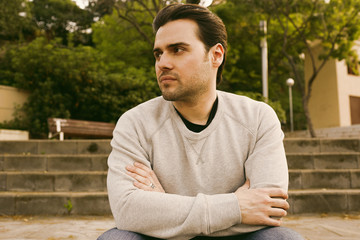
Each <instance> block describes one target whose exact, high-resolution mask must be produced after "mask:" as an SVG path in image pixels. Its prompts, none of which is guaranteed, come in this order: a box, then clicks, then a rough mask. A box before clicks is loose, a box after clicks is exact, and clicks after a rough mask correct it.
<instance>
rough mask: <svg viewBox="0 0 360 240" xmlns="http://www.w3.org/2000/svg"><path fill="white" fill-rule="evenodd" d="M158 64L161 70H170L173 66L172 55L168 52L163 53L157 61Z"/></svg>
mask: <svg viewBox="0 0 360 240" xmlns="http://www.w3.org/2000/svg"><path fill="white" fill-rule="evenodd" d="M156 66H157V67H158V68H159V69H160V70H169V69H172V68H173V63H172V60H171V57H170V56H169V54H167V53H165V52H164V53H163V54H161V56H160V58H159V59H158V60H157V61H156Z"/></svg>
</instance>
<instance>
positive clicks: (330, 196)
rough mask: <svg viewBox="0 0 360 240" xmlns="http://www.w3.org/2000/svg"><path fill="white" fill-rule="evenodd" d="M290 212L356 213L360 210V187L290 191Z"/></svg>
mask: <svg viewBox="0 0 360 240" xmlns="http://www.w3.org/2000/svg"><path fill="white" fill-rule="evenodd" d="M288 201H289V204H290V206H291V207H290V209H289V213H290V214H307V213H311V214H315V213H356V214H358V213H359V211H360V189H341V190H334V189H332V190H328V189H311V190H290V191H289V200H288Z"/></svg>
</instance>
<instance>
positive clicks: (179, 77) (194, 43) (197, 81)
mask: <svg viewBox="0 0 360 240" xmlns="http://www.w3.org/2000/svg"><path fill="white" fill-rule="evenodd" d="M197 31H198V26H197V24H196V22H194V21H192V20H188V19H181V20H175V21H171V22H168V23H166V24H165V25H164V26H162V27H160V28H159V30H158V31H157V33H156V37H155V44H154V56H155V60H156V62H155V70H156V76H157V81H158V84H159V87H160V90H161V92H162V95H163V97H164V99H166V100H168V101H183V102H189V101H196V100H197V99H198V98H199V97H200V96H202V95H204V94H206V93H208V92H209V91H211V89H212V88H213V86H214V82H215V78H216V71H215V76H213V75H214V74H213V68H212V64H211V61H210V57H209V54H208V53H207V52H206V50H205V45H204V44H203V42H202V41H201V40H200V39H199V38H198V35H197ZM215 88H216V87H215Z"/></svg>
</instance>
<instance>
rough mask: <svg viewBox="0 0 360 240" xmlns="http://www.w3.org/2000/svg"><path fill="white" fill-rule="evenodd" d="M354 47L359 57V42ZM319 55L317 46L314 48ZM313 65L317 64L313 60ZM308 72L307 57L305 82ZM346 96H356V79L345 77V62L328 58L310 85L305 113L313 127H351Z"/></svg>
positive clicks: (358, 79) (358, 90) (359, 78)
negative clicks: (309, 97)
mask: <svg viewBox="0 0 360 240" xmlns="http://www.w3.org/2000/svg"><path fill="white" fill-rule="evenodd" d="M354 48H355V49H356V50H357V51H358V55H359V56H360V41H356V42H355V46H354ZM314 49H315V50H316V54H319V52H320V47H319V46H316V47H314ZM317 64H320V63H319V61H317ZM310 73H312V69H311V65H310V60H309V56H308V55H307V54H306V55H305V79H306V80H308V79H309V76H310ZM350 96H355V97H360V76H354V75H349V74H348V72H347V65H346V62H345V60H343V61H337V60H334V59H330V60H329V61H328V62H327V64H326V65H325V66H324V68H323V69H322V70H321V71H320V73H319V75H318V76H317V78H316V79H315V81H314V83H313V90H312V96H311V99H310V101H309V111H310V115H311V118H312V121H313V124H314V128H316V129H318V128H329V127H345V126H350V125H351V113H350Z"/></svg>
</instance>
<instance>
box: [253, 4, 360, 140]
mask: <svg viewBox="0 0 360 240" xmlns="http://www.w3.org/2000/svg"><path fill="white" fill-rule="evenodd" d="M254 3H255V6H256V7H257V9H259V10H261V12H262V13H264V15H266V17H267V19H268V21H269V22H270V24H269V34H270V35H271V38H273V39H276V41H277V42H278V43H281V44H278V46H280V47H281V50H280V51H281V53H282V55H283V56H284V57H285V59H286V60H287V63H288V65H289V66H290V67H291V69H292V73H293V77H294V78H295V81H296V82H298V83H299V86H300V88H301V92H302V102H303V107H304V112H305V115H306V120H307V124H308V128H309V131H310V134H311V136H312V137H315V136H316V134H315V131H314V128H313V125H312V121H311V116H310V113H309V109H308V103H309V99H310V97H311V93H312V91H311V90H312V85H313V83H314V81H316V77H317V76H318V74H319V72H320V71H321V70H322V68H323V67H324V65H325V64H326V63H327V61H328V60H329V59H330V58H336V59H339V60H342V59H346V58H347V57H348V56H354V52H353V51H352V44H353V41H354V40H356V39H358V38H359V34H360V14H359V12H360V1H359V0H346V1H343V0H331V1H330V2H329V3H328V4H327V3H325V1H323V0H271V1H267V0H262V1H254ZM316 41H317V42H318V43H319V44H320V45H321V46H322V54H321V55H320V56H319V60H320V62H321V63H320V64H319V65H317V64H316V62H315V60H316V55H315V53H314V49H313V48H312V45H313V44H314V42H316ZM304 52H307V54H308V55H309V57H310V60H311V64H312V74H311V76H310V77H309V79H304V75H303V73H302V69H301V68H300V69H299V63H301V62H302V60H301V57H300V56H301V54H302V53H304Z"/></svg>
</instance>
